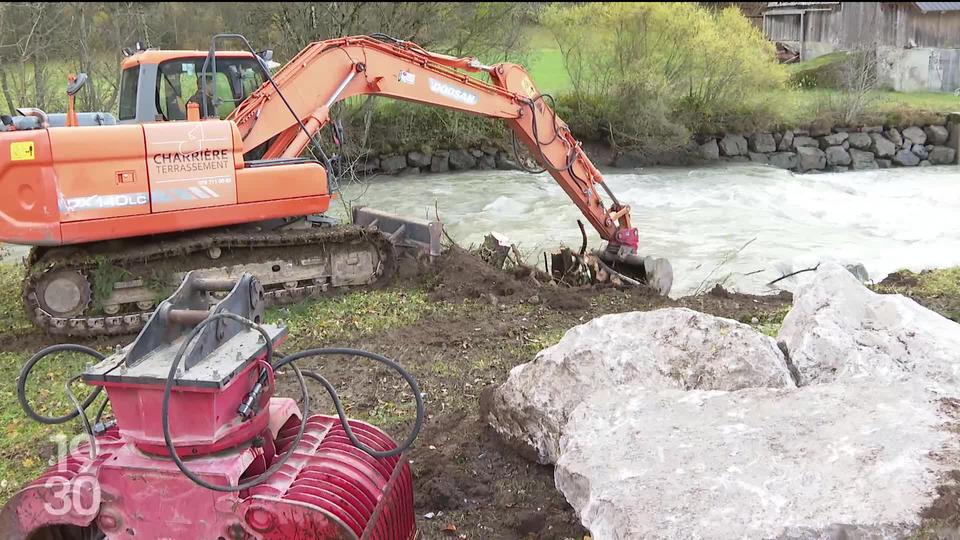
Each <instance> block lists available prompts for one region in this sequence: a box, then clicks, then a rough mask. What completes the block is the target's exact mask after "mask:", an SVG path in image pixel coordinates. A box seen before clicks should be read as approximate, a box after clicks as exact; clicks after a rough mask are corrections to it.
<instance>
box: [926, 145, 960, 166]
mask: <svg viewBox="0 0 960 540" xmlns="http://www.w3.org/2000/svg"><path fill="white" fill-rule="evenodd" d="M956 157H957V151H956V150H954V149H953V148H947V147H946V146H934V147H933V150H930V156H929V159H930V163H932V164H934V165H949V164H951V163H955V160H956Z"/></svg>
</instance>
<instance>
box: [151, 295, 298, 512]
mask: <svg viewBox="0 0 960 540" xmlns="http://www.w3.org/2000/svg"><path fill="white" fill-rule="evenodd" d="M222 319H230V320H233V321H236V322H238V323H240V324H243V325H245V326H246V327H248V328H250V329H252V330H256V331H257V332H259V333H260V335H261V336H263V339H265V340H266V343H267V358H266V361H267V363H268V364H270V365H272V364H271V360H272V358H273V343H272V342H271V341H270V336H269V335H268V334H267V331H266V330H264V329H263V327H262V326H260V325H259V324H257V323H255V322H253V321H251V320H249V319H246V318H244V317H241V316H239V315H236V314H234V313H229V312H222V313H215V314H213V315H211V316H209V317H207V318H206V319H204V320H203V322H201V323H200V324H198V325H197V326H196V327H195V328H194V329H193V331H191V332H190V335H188V336H187V339H186V340H184V342H183V344H182V345H180V349H179V350H178V351H177V355H176V356H175V357H174V358H173V363H172V364H171V365H170V372H169V373H167V382H166V384H165V385H164V387H163V404H162V406H161V416H160V419H161V420H160V421H161V427H162V429H163V440H164V442H165V443H166V445H167V451H168V452H170V458H171V459H172V460H173V462H174V463H175V464H176V465H177V468H178V469H180V472H182V473H183V475H184V476H186V477H187V478H189V479H190V480H191V481H192V482H193V483H195V484H197V485H198V486H200V487H204V488H207V489H209V490H211V491H219V492H222V493H232V492H235V491H243V490H246V489H250V488H252V487H256V486H259V485H260V484H262V483H264V482H265V481H266V480H267V479H268V478H269V477H270V476H271V475H272V474H273V473H275V472H277V471H278V470H280V468H281V467H283V466H284V464H286V462H287V461H288V460H289V459H290V458H291V457H292V456H293V453H294V452H295V451H296V450H297V447H298V446H299V445H300V441H301V439H303V432H304V430H305V429H306V425H307V423H306V422H300V429H299V430H297V436H296V438H295V439H294V440H293V443H292V444H291V445H290V448H289V449H288V450H287V452H286V453H285V454H284V455H283V457H282V458H280V459H278V460H277V461H276V462H274V464H273V465H271V466H270V468H269V469H267V470H266V471H264V472H263V473H261V474H260V475H258V476H256V477H255V478H253V479H252V480H248V481H246V482H243V483H240V484H237V485H236V486H218V485H215V484H211V483H209V482H207V481H206V480H204V479H203V478H200V477H199V476H197V475H196V474H195V473H194V472H193V471H191V470H190V469H189V468H188V467H187V466H186V464H185V463H184V462H183V460H182V459H180V456H179V455H177V449H176V447H175V446H174V445H173V437H172V436H171V435H170V394H171V392H172V391H173V381H174V378H176V376H177V369H179V367H180V362H182V361H183V356H184V354H186V352H187V348H188V347H189V346H190V344H191V343H193V340H195V339H196V338H197V336H198V335H200V331H201V330H203V329H204V328H206V327H207V325H209V324H210V323H212V322H215V321H219V320H222ZM292 367H293V371H294V374H296V376H297V382H299V383H300V390H301V391H302V392H303V414H304V416H306V415H307V411H308V410H309V408H310V396H309V395H308V393H307V383H306V381H304V380H303V375H302V374H301V373H300V369H299V368H297V366H292ZM262 378H263V377H262V376H261V379H262Z"/></svg>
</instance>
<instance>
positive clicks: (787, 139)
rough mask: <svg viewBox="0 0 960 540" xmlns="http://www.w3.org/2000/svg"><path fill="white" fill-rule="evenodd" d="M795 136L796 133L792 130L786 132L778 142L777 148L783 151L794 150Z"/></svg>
mask: <svg viewBox="0 0 960 540" xmlns="http://www.w3.org/2000/svg"><path fill="white" fill-rule="evenodd" d="M793 137H794V134H793V132H792V131H787V132H784V134H783V137H781V138H780V142H779V143H777V150H779V151H781V152H789V151H791V150H793Z"/></svg>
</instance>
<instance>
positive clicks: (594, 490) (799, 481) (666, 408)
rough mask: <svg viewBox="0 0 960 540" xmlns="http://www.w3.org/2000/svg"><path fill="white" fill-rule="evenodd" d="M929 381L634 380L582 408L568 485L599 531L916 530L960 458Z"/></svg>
mask: <svg viewBox="0 0 960 540" xmlns="http://www.w3.org/2000/svg"><path fill="white" fill-rule="evenodd" d="M943 397H944V396H942V395H940V394H938V393H937V391H936V390H935V389H933V388H928V387H927V385H926V384H925V381H909V382H898V383H892V384H886V383H878V382H871V381H849V382H847V383H835V384H828V385H814V386H808V387H802V388H799V389H745V390H740V391H737V392H716V391H700V390H693V391H680V390H662V391H660V392H649V391H645V390H643V389H640V388H627V387H620V388H618V389H611V390H610V391H608V392H604V393H596V394H594V395H593V397H592V398H591V399H590V400H589V401H585V402H584V403H582V404H581V405H580V406H579V407H577V408H576V410H575V411H574V412H573V413H572V415H571V417H570V420H569V423H568V424H567V427H566V429H565V430H564V431H565V433H564V436H563V439H562V443H561V455H560V459H559V460H558V461H557V464H556V468H555V480H556V484H557V487H558V489H560V491H561V492H562V493H563V494H564V496H565V497H566V498H567V500H568V501H569V502H570V504H571V505H572V506H573V507H574V509H575V510H576V511H577V513H578V515H579V516H580V520H581V521H582V523H583V524H584V526H586V527H587V528H588V529H590V532H591V534H592V535H593V537H594V538H595V539H597V540H611V539H628V538H630V539H632V538H644V539H647V538H711V539H727V538H729V539H734V538H737V539H739V538H810V539H819V538H903V537H906V536H909V535H910V534H911V533H912V532H914V531H916V530H917V529H918V527H919V526H920V524H921V518H920V515H921V513H922V512H923V510H924V509H925V508H928V507H930V506H931V504H932V503H933V502H934V500H935V499H936V497H937V487H938V486H939V485H942V484H945V483H946V482H945V481H944V480H945V477H946V475H947V474H948V471H950V470H953V469H957V468H958V466H960V460H958V451H957V437H956V434H955V433H951V432H950V431H949V429H950V428H949V424H951V423H953V425H956V424H955V422H956V419H955V418H951V414H950V412H949V411H951V410H954V409H952V408H951V407H949V406H947V405H944V404H943V403H941V398H943Z"/></svg>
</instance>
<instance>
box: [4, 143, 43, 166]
mask: <svg viewBox="0 0 960 540" xmlns="http://www.w3.org/2000/svg"><path fill="white" fill-rule="evenodd" d="M34 159H37V153H36V149H35V148H34V146H33V141H23V142H15V143H10V161H32V160H34Z"/></svg>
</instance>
